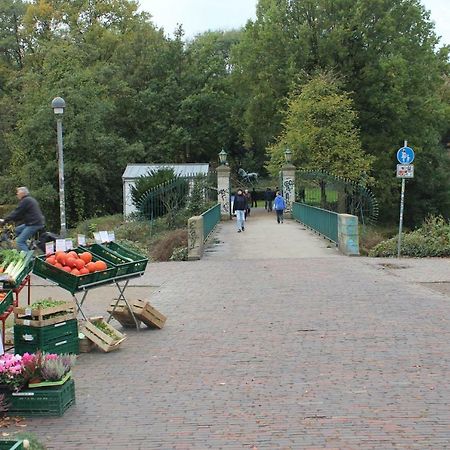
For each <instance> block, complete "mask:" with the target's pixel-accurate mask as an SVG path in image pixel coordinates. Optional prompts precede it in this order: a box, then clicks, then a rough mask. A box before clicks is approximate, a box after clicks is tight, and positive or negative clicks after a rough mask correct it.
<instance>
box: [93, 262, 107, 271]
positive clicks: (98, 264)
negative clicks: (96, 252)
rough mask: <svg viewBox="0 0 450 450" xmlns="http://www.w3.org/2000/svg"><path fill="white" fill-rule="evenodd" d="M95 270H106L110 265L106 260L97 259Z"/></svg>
mask: <svg viewBox="0 0 450 450" xmlns="http://www.w3.org/2000/svg"><path fill="white" fill-rule="evenodd" d="M94 264H95V270H98V271H100V270H106V269H107V268H108V266H107V265H106V263H105V262H104V261H96V262H95V263H94Z"/></svg>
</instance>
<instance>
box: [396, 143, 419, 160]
mask: <svg viewBox="0 0 450 450" xmlns="http://www.w3.org/2000/svg"><path fill="white" fill-rule="evenodd" d="M414 156H415V155H414V150H413V149H412V148H411V147H402V148H399V149H398V151H397V160H398V162H399V163H400V164H411V163H412V162H413V161H414Z"/></svg>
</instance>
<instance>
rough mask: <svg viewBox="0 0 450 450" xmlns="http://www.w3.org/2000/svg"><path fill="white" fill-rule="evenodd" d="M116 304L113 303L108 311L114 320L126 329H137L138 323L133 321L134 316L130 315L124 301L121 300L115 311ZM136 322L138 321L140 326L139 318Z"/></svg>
mask: <svg viewBox="0 0 450 450" xmlns="http://www.w3.org/2000/svg"><path fill="white" fill-rule="evenodd" d="M115 304H116V302H112V303H111V305H110V306H109V308H108V309H107V310H106V311H107V312H108V313H110V314H112V316H113V317H114V319H116V320H117V322H119V323H120V324H121V325H122V326H123V327H124V328H136V322H135V321H134V320H133V316H132V315H131V314H130V311H129V310H128V307H127V304H126V303H125V302H124V301H123V300H121V301H120V302H119V303H118V304H117V306H116V308H115V309H114V305H115ZM113 310H114V312H113ZM136 320H137V321H138V325H139V326H140V325H141V322H140V320H139V319H138V318H137V317H136Z"/></svg>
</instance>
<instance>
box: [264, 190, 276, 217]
mask: <svg viewBox="0 0 450 450" xmlns="http://www.w3.org/2000/svg"><path fill="white" fill-rule="evenodd" d="M273 194H274V193H273V192H272V189H270V188H267V189H266V192H264V208H266V210H267V212H270V211H272V202H273V199H274V195H273Z"/></svg>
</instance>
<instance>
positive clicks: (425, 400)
mask: <svg viewBox="0 0 450 450" xmlns="http://www.w3.org/2000/svg"><path fill="white" fill-rule="evenodd" d="M294 244H295V245H294ZM39 282H42V280H39V279H36V280H33V285H34V287H33V295H34V296H36V297H38V298H39V297H43V296H46V297H49V296H51V297H53V298H64V295H66V293H65V291H62V290H60V289H59V288H57V287H54V286H50V285H41V286H37V285H36V284H37V283H39ZM449 286H450V272H449V270H448V261H446V260H443V259H426V260H418V259H414V260H409V259H407V260H392V259H372V258H362V257H360V258H349V257H346V256H343V255H342V254H340V253H339V252H338V251H337V250H336V248H335V246H334V245H332V244H329V243H328V241H326V240H325V239H323V238H322V237H320V236H318V235H316V234H314V233H312V232H311V231H309V230H307V229H305V227H304V226H302V225H301V224H299V223H298V222H295V221H292V220H291V221H285V223H284V224H280V225H278V224H277V223H276V221H275V217H274V216H273V215H272V214H269V213H267V212H265V211H264V210H262V209H261V210H256V211H255V210H254V211H252V213H251V216H250V218H249V220H248V223H247V226H246V230H245V232H244V233H236V229H235V227H234V222H233V221H225V222H221V223H220V225H219V227H218V229H217V232H216V234H215V235H214V237H213V239H212V240H211V244H210V245H209V246H207V247H206V249H205V253H204V257H203V258H202V259H201V260H198V261H194V262H168V263H158V264H156V263H154V264H149V266H148V269H147V271H146V273H145V275H144V277H143V278H142V279H141V280H140V281H139V282H135V284H134V285H133V286H131V287H130V288H129V293H130V298H140V299H148V300H150V301H151V303H152V304H153V305H154V306H155V307H156V308H158V309H159V310H160V311H161V312H163V313H164V314H165V315H167V317H168V321H167V323H166V326H165V327H164V328H163V329H162V330H159V331H156V330H148V329H146V330H144V329H143V330H141V331H139V332H138V331H135V330H126V332H127V334H128V339H127V341H125V342H124V343H123V347H122V348H121V349H120V350H118V351H117V352H115V353H113V354H99V353H89V354H83V355H81V356H80V358H79V361H78V364H77V366H76V367H75V370H74V378H75V382H76V392H77V404H76V406H74V407H72V408H71V409H69V410H68V411H67V413H66V414H65V415H64V417H62V418H35V419H29V420H27V428H26V429H27V431H29V432H34V433H35V434H37V436H38V437H39V438H40V439H42V440H43V441H44V442H45V443H46V444H47V446H48V448H49V449H58V450H60V449H75V448H76V449H91V448H101V449H127V448H140V449H157V448H161V449H186V450H194V449H198V450H204V449H208V448H210V449H230V450H235V449H253V450H255V449H270V450H272V449H284V450H288V449H291V450H297V449H316V448H327V449H338V448H341V449H387V448H418V449H419V448H420V449H422V448H433V449H444V448H448V444H449V442H450V428H449V422H450V412H449V411H450V408H449V403H450V387H449V383H448V367H449V363H450V361H449V356H448V355H449V354H450V339H449V337H450V332H449V329H450V326H449V325H450V323H449V322H450V320H449V317H450V301H449V300H450V298H449V295H450V287H449ZM113 292H114V291H113V290H112V289H111V288H107V287H105V288H99V289H96V290H93V291H92V292H91V294H92V296H91V298H90V301H89V302H87V304H86V305H85V307H86V312H87V313H89V314H90V315H98V314H99V313H101V312H102V311H106V308H107V306H108V305H109V302H110V300H111V298H112V296H113V295H114V294H113ZM9 431H10V430H8V432H9ZM11 431H12V430H11Z"/></svg>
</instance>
